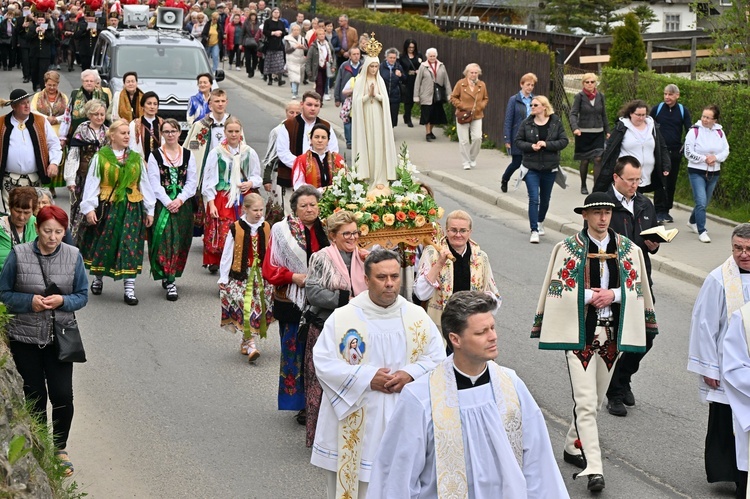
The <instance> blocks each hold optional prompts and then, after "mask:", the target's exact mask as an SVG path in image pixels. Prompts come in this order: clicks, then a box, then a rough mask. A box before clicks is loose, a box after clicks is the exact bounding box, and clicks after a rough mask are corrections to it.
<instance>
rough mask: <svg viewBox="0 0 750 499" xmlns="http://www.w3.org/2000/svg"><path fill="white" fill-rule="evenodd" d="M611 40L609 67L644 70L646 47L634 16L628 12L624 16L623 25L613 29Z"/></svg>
mask: <svg viewBox="0 0 750 499" xmlns="http://www.w3.org/2000/svg"><path fill="white" fill-rule="evenodd" d="M612 38H613V40H612V48H610V49H609V65H610V67H613V68H626V69H635V68H638V69H640V70H642V71H645V70H646V46H645V45H644V44H643V37H642V36H641V30H640V26H639V25H638V18H637V17H636V15H635V14H633V13H632V12H630V13H628V14H627V15H626V16H625V24H624V25H622V26H618V27H616V28H615V30H614V32H613V33H612Z"/></svg>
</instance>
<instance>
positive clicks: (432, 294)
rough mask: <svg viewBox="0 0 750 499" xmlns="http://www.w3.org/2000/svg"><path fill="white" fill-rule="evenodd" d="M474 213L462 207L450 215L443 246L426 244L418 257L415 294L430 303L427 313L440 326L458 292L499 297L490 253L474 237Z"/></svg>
mask: <svg viewBox="0 0 750 499" xmlns="http://www.w3.org/2000/svg"><path fill="white" fill-rule="evenodd" d="M471 228H472V219H471V215H469V214H468V213H466V212H465V211H463V210H456V211H453V212H451V213H449V214H448V216H447V217H446V219H445V237H443V238H442V239H441V240H440V244H441V248H440V249H438V248H436V247H435V246H427V247H425V249H424V252H423V253H422V257H421V258H420V259H419V268H418V270H417V280H416V282H415V283H414V295H415V296H416V297H417V298H418V299H419V300H422V302H427V315H429V316H430V318H431V319H432V320H433V322H435V324H437V325H438V328H440V318H441V317H442V315H443V309H444V308H445V304H446V303H448V299H449V298H450V297H451V296H453V293H456V292H458V291H484V292H486V293H489V294H491V295H492V296H494V297H495V299H496V300H498V306H499V303H500V301H501V300H502V298H501V297H500V292H499V291H498V290H497V285H496V284H495V278H494V277H493V275H492V267H491V266H490V259H489V257H488V256H487V253H485V252H484V251H482V250H481V249H480V248H479V245H478V244H477V243H476V242H474V241H473V240H472V239H471Z"/></svg>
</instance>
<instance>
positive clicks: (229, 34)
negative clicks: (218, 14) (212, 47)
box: [224, 23, 242, 50]
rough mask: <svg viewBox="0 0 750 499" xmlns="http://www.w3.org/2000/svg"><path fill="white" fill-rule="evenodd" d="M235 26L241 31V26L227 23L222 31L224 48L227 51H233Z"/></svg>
mask: <svg viewBox="0 0 750 499" xmlns="http://www.w3.org/2000/svg"><path fill="white" fill-rule="evenodd" d="M235 26H236V27H237V28H239V29H240V30H242V25H241V24H233V23H227V27H226V28H225V29H224V33H225V35H226V36H225V37H224V46H226V48H227V50H234V29H235ZM240 46H242V42H240Z"/></svg>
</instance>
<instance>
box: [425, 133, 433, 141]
mask: <svg viewBox="0 0 750 499" xmlns="http://www.w3.org/2000/svg"><path fill="white" fill-rule="evenodd" d="M425 138H426V139H427V142H432V137H430V134H429V133H428V134H427V135H425Z"/></svg>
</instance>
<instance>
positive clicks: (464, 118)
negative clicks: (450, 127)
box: [456, 95, 477, 125]
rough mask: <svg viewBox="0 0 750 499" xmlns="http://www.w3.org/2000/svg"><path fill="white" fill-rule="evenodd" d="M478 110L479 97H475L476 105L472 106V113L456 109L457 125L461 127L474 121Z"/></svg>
mask: <svg viewBox="0 0 750 499" xmlns="http://www.w3.org/2000/svg"><path fill="white" fill-rule="evenodd" d="M476 108H477V96H476V95H475V96H474V105H473V106H471V111H464V110H463V109H459V108H456V123H458V124H460V125H466V124H467V123H471V122H472V121H474V110H475V109H476Z"/></svg>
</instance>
